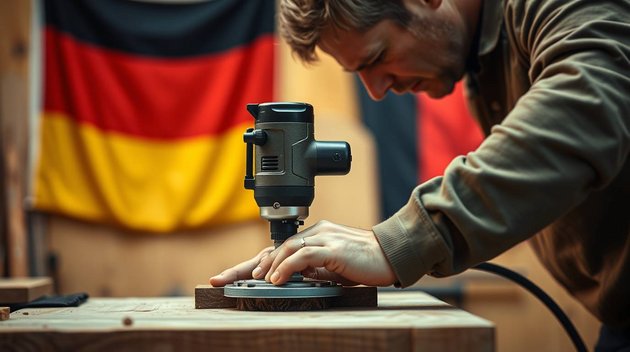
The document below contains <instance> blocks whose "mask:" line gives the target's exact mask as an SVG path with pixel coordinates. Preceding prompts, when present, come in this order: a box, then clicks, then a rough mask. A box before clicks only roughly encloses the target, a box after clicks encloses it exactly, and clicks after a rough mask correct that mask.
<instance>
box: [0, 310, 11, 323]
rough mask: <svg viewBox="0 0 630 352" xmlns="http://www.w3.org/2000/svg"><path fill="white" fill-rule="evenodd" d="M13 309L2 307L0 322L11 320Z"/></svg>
mask: <svg viewBox="0 0 630 352" xmlns="http://www.w3.org/2000/svg"><path fill="white" fill-rule="evenodd" d="M10 316H11V309H10V308H9V307H0V321H4V320H9V317H10Z"/></svg>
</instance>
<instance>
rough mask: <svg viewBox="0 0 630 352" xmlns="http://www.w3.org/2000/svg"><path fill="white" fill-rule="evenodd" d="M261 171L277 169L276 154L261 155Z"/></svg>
mask: <svg viewBox="0 0 630 352" xmlns="http://www.w3.org/2000/svg"><path fill="white" fill-rule="evenodd" d="M261 164H262V165H261V166H262V171H278V164H279V162H278V157H277V156H263V157H262V159H261Z"/></svg>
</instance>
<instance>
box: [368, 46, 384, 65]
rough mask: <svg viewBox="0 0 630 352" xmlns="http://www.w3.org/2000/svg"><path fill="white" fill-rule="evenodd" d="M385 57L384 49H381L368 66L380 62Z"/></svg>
mask: <svg viewBox="0 0 630 352" xmlns="http://www.w3.org/2000/svg"><path fill="white" fill-rule="evenodd" d="M384 59H385V50H383V51H381V52H380V53H379V54H378V56H377V57H376V58H374V60H372V62H371V63H370V66H374V65H377V64H380V63H381V62H383V60H384Z"/></svg>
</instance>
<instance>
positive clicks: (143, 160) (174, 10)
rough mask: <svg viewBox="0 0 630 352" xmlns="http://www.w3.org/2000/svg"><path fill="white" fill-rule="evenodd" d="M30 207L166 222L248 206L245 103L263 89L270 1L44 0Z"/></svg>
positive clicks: (237, 217)
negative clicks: (38, 118) (37, 149)
mask: <svg viewBox="0 0 630 352" xmlns="http://www.w3.org/2000/svg"><path fill="white" fill-rule="evenodd" d="M44 4H45V5H44V13H45V16H44V17H45V25H44V27H43V37H44V50H43V53H44V82H43V112H42V116H41V125H40V134H41V140H40V152H39V159H38V166H37V171H36V174H35V182H34V186H35V187H34V206H35V208H36V209H39V210H42V211H48V212H55V213H60V214H64V215H67V216H71V217H76V218H80V219H84V220H89V221H95V222H101V223H108V224H116V225H119V226H123V227H125V228H129V229H134V230H142V231H151V232H168V231H173V230H181V229H188V228H196V227H202V226H212V225H219V224H226V223H231V222H237V221H243V220H248V219H253V218H257V217H258V208H257V206H256V203H255V202H254V199H253V196H252V194H251V192H246V191H245V190H244V189H243V176H244V174H245V144H244V143H243V140H242V134H243V132H244V131H245V129H246V128H247V127H250V126H251V125H253V120H252V118H251V116H250V115H249V114H248V113H247V110H246V109H245V107H246V104H247V103H258V102H265V101H272V100H273V87H274V72H273V71H274V69H273V68H274V42H275V35H274V28H275V25H274V11H275V2H274V1H273V0H256V1H252V0H212V1H203V2H172V3H166V2H159V3H157V2H154V3H152V2H146V1H130V0H99V1H89V0H81V1H78V0H45V1H44Z"/></svg>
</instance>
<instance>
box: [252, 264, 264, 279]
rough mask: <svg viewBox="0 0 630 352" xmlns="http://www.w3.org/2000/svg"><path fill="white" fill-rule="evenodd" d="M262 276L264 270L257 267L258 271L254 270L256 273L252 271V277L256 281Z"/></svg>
mask: <svg viewBox="0 0 630 352" xmlns="http://www.w3.org/2000/svg"><path fill="white" fill-rule="evenodd" d="M260 274H262V268H261V267H259V266H257V267H256V269H254V271H252V277H253V278H254V279H257V278H258V277H259V276H260Z"/></svg>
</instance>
